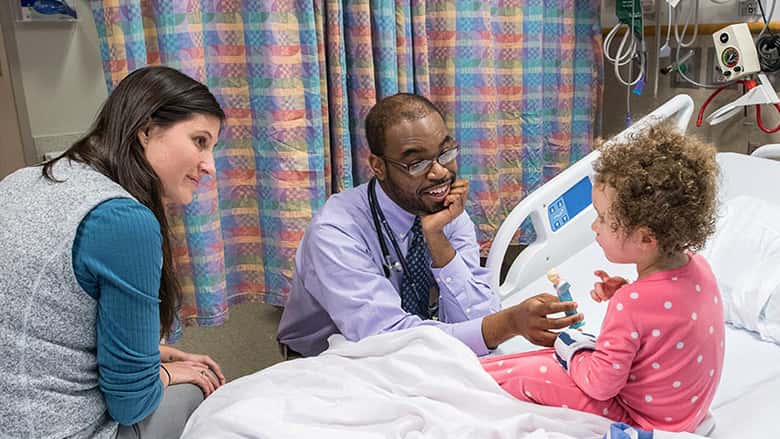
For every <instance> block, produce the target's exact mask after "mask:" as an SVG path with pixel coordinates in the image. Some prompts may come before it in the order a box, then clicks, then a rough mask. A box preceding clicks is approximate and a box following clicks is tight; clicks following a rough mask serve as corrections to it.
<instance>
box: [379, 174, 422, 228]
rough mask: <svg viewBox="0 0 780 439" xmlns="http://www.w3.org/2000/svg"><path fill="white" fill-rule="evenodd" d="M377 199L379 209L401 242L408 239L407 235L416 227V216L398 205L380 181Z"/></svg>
mask: <svg viewBox="0 0 780 439" xmlns="http://www.w3.org/2000/svg"><path fill="white" fill-rule="evenodd" d="M376 199H377V202H378V204H379V208H380V209H382V213H384V215H385V218H386V219H387V222H388V224H390V228H391V229H393V233H395V235H396V236H397V237H398V238H399V239H400V240H404V239H406V235H407V234H409V232H410V231H411V229H412V225H414V218H415V215H414V214H412V213H410V212H407V211H406V210H404V209H403V208H402V207H401V206H399V205H398V204H396V202H395V201H393V200H392V199H391V198H390V197H389V196H388V195H387V194H386V193H385V191H384V189H382V185H380V184H379V181H377V184H376Z"/></svg>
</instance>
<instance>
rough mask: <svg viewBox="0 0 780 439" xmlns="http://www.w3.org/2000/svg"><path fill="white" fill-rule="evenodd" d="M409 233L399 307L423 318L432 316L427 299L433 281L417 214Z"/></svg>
mask: <svg viewBox="0 0 780 439" xmlns="http://www.w3.org/2000/svg"><path fill="white" fill-rule="evenodd" d="M410 234H411V236H410V238H409V251H408V252H407V253H406V266H407V267H408V272H404V278H403V281H402V282H401V308H403V309H404V311H406V312H408V313H411V314H416V315H418V316H420V318H421V319H423V320H424V319H430V318H431V317H433V316H431V313H430V312H429V310H428V301H429V300H430V299H429V297H430V292H431V288H432V287H433V286H434V285H435V283H434V282H433V274H432V273H431V269H430V267H431V260H430V255H429V253H428V246H427V245H426V244H425V239H424V238H423V232H422V223H421V222H420V217H419V216H418V217H415V219H414V225H412V231H411V232H410Z"/></svg>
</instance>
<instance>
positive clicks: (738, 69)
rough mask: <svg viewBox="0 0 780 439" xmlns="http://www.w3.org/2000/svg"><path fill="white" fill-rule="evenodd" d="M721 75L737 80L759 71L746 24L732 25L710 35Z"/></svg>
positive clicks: (756, 54)
mask: <svg viewBox="0 0 780 439" xmlns="http://www.w3.org/2000/svg"><path fill="white" fill-rule="evenodd" d="M712 40H713V42H714V43H715V55H716V58H717V60H718V64H719V65H720V71H721V74H722V75H723V76H724V77H725V78H726V79H737V78H741V77H742V76H745V75H749V74H751V73H756V72H759V71H761V66H760V65H759V64H758V52H756V46H755V43H754V42H753V36H752V35H751V34H750V28H748V25H747V23H739V24H732V25H731V26H726V27H724V28H723V29H721V30H719V31H717V32H715V33H714V34H712Z"/></svg>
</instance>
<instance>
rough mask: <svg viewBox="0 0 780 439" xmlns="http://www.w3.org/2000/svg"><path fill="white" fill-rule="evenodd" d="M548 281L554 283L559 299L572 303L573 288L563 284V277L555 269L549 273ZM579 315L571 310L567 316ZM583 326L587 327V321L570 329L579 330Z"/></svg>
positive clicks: (582, 321) (565, 283)
mask: <svg viewBox="0 0 780 439" xmlns="http://www.w3.org/2000/svg"><path fill="white" fill-rule="evenodd" d="M547 279H548V280H549V281H550V282H552V284H553V287H555V293H556V294H557V295H558V298H559V299H560V300H561V302H572V301H574V299H573V298H572V297H571V291H569V289H570V288H571V285H569V283H568V282H563V283H561V277H560V276H559V275H558V272H557V271H555V269H552V270H550V271H548V272H547ZM575 314H577V310H576V309H574V310H571V311H566V315H567V316H573V315H575ZM583 325H585V321H584V320H581V321H579V322H577V323H575V324H573V325H571V326H569V328H571V329H579V328H581V327H582V326H583Z"/></svg>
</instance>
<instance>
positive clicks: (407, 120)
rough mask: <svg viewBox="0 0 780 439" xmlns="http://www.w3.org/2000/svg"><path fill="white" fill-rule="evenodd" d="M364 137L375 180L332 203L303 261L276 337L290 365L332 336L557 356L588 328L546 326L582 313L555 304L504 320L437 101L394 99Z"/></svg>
mask: <svg viewBox="0 0 780 439" xmlns="http://www.w3.org/2000/svg"><path fill="white" fill-rule="evenodd" d="M365 128H366V138H367V141H368V145H369V148H370V149H371V156H370V157H369V164H370V166H371V170H372V171H373V173H374V175H375V178H372V179H371V181H369V182H368V183H367V184H363V185H360V186H358V187H356V188H353V189H350V190H347V191H344V192H342V193H338V194H335V195H333V196H332V197H330V198H329V199H328V201H327V202H326V203H325V206H324V207H323V208H322V209H321V210H320V211H319V212H318V213H317V214H316V215H315V217H314V218H313V220H312V223H311V225H310V226H309V228H308V229H307V231H306V234H305V235H304V238H303V240H302V242H301V244H300V246H299V247H298V251H297V253H296V255H295V276H294V279H293V287H292V291H291V292H290V296H289V300H288V302H287V306H286V308H285V310H284V313H283V314H282V319H281V322H280V324H279V335H278V339H279V342H280V344H281V346H282V349H283V353H285V355H286V356H287V357H288V358H289V357H293V356H296V355H303V356H312V355H317V354H319V353H320V352H322V351H324V350H325V349H326V348H327V347H328V343H327V339H328V337H329V336H331V335H333V334H343V335H344V337H346V338H347V339H348V340H353V341H356V340H360V339H362V338H364V337H367V336H370V335H374V334H379V333H383V332H389V331H395V330H400V329H405V328H411V327H415V326H421V325H429V326H436V327H438V328H440V329H441V330H443V331H445V332H447V333H448V334H450V335H452V336H453V337H456V338H458V339H459V340H461V341H462V342H463V343H465V344H466V345H467V346H469V347H470V348H471V349H472V350H473V351H474V352H475V353H476V354H477V355H484V354H487V353H488V352H489V351H490V350H491V349H494V348H496V347H497V346H498V345H499V344H500V343H502V342H503V341H505V340H507V339H509V338H511V337H513V336H516V335H522V336H524V337H526V338H527V339H528V340H529V341H531V342H532V343H535V344H538V345H543V346H552V344H553V342H554V341H555V337H556V334H555V333H554V332H552V331H551V330H554V329H562V328H565V327H567V326H569V325H571V324H574V323H576V322H578V321H580V320H582V315H581V314H575V315H572V316H569V317H564V318H559V319H553V318H547V315H548V314H552V313H557V312H565V311H569V310H575V308H576V304H575V303H573V302H563V303H562V302H559V301H558V298H557V297H555V296H553V295H550V294H540V295H537V296H534V297H531V298H529V299H527V300H525V301H524V302H522V303H520V304H518V305H515V306H513V307H511V308H508V309H504V310H499V309H500V304H499V300H498V297H496V296H495V294H494V293H493V291H492V289H491V287H490V284H489V282H488V271H487V270H486V269H484V268H482V267H480V265H479V246H478V245H477V240H476V234H475V231H474V224H473V223H472V222H471V219H469V217H468V214H467V213H466V212H465V211H464V206H465V203H466V197H467V195H468V181H466V180H458V179H457V178H456V176H457V160H456V158H457V156H458V153H459V152H460V146H459V145H458V143H457V142H456V141H455V139H453V138H452V137H451V136H450V135H449V133H448V130H447V127H446V125H445V123H444V118H443V116H442V114H441V113H440V112H439V110H438V109H437V108H436V107H435V106H434V105H433V104H432V103H431V102H430V101H429V100H428V99H426V98H424V97H422V96H417V95H412V94H405V93H401V94H397V95H394V96H390V97H387V98H385V99H383V100H381V101H380V102H379V103H377V104H376V105H375V106H374V107H373V108H372V109H371V111H369V113H368V116H367V117H366V121H365Z"/></svg>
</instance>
